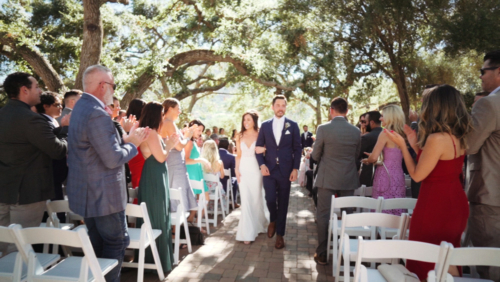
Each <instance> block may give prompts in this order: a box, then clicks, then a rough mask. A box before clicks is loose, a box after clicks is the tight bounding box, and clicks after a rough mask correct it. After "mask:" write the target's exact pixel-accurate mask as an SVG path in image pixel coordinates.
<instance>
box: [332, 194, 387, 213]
mask: <svg viewBox="0 0 500 282" xmlns="http://www.w3.org/2000/svg"><path fill="white" fill-rule="evenodd" d="M382 200H383V198H382V197H379V198H378V199H373V198H367V197H357V196H352V197H338V198H335V197H332V206H334V208H335V209H340V208H364V209H373V210H375V211H376V212H378V211H380V210H379V209H380V208H381V204H382Z"/></svg>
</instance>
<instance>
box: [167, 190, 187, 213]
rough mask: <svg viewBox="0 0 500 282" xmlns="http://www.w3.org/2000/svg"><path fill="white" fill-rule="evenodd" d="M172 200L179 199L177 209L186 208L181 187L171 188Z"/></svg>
mask: <svg viewBox="0 0 500 282" xmlns="http://www.w3.org/2000/svg"><path fill="white" fill-rule="evenodd" d="M169 191H170V200H177V201H179V205H178V207H177V210H178V211H179V210H182V211H183V210H184V199H183V198H182V194H181V190H180V188H179V189H173V188H170V190H169Z"/></svg>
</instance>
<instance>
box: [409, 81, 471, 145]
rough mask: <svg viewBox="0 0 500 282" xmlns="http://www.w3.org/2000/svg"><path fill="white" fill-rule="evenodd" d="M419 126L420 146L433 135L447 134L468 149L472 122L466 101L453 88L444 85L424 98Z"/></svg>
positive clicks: (432, 90)
mask: <svg viewBox="0 0 500 282" xmlns="http://www.w3.org/2000/svg"><path fill="white" fill-rule="evenodd" d="M420 113H421V114H420V122H419V124H418V135H419V140H418V145H419V146H420V148H423V147H424V146H425V142H426V141H427V138H428V137H429V135H431V134H432V133H437V132H445V133H449V134H452V135H454V136H455V137H457V139H458V140H460V145H461V147H462V148H464V149H466V148H467V142H466V139H465V138H466V136H467V133H469V132H470V131H471V129H472V122H471V117H470V115H469V113H468V112H467V108H466V107H465V103H464V99H463V97H462V95H460V92H459V91H458V90H457V89H455V88H454V87H453V86H450V85H447V84H444V85H439V86H436V87H434V88H432V89H431V90H430V92H429V93H428V95H425V96H424V99H423V101H422V109H421V111H420Z"/></svg>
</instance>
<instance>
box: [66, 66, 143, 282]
mask: <svg viewBox="0 0 500 282" xmlns="http://www.w3.org/2000/svg"><path fill="white" fill-rule="evenodd" d="M115 87H116V85H115V84H114V79H113V75H112V74H111V71H110V70H109V69H108V68H106V67H103V66H99V65H95V66H91V67H89V68H88V69H87V70H86V71H85V73H84V75H83V90H84V92H85V93H84V94H83V95H82V97H81V98H80V100H79V101H78V103H77V104H76V105H75V108H74V109H73V112H72V115H71V126H70V128H69V134H68V136H69V138H68V152H69V155H68V167H69V173H68V180H67V188H66V190H67V194H68V200H69V205H70V208H71V210H72V211H73V212H75V213H77V214H79V215H81V216H83V217H84V220H85V224H86V225H87V228H88V230H89V237H90V241H91V242H92V246H93V247H94V251H95V252H96V256H97V257H101V258H113V259H117V260H118V262H119V264H118V266H117V267H116V268H115V269H113V270H112V271H111V272H109V273H108V274H107V275H106V281H120V268H121V262H122V261H123V256H124V254H125V248H126V247H127V246H128V244H129V242H130V239H129V236H128V232H127V224H126V220H125V206H126V204H127V193H126V187H125V170H124V166H123V165H124V164H125V163H126V162H128V161H129V160H130V159H132V158H133V157H134V156H135V155H137V147H138V146H139V145H140V144H141V143H142V141H144V140H145V138H147V135H148V133H149V131H148V130H147V129H136V128H137V124H136V125H134V128H133V129H132V130H131V132H130V134H129V135H126V136H123V142H122V141H121V139H120V138H119V136H118V132H117V131H116V128H115V126H114V125H113V121H112V120H111V117H110V116H109V114H108V113H107V112H106V111H105V104H111V103H113V93H114V88H115Z"/></svg>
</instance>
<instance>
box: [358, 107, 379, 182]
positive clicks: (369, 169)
mask: <svg viewBox="0 0 500 282" xmlns="http://www.w3.org/2000/svg"><path fill="white" fill-rule="evenodd" d="M380 116H381V115H380V112H379V111H371V112H368V113H366V115H365V120H366V131H367V132H368V133H367V134H365V135H363V136H361V150H360V152H359V156H358V162H357V165H358V167H360V166H361V160H362V159H365V158H366V157H367V156H366V155H365V152H366V153H371V152H372V151H373V148H374V147H375V144H377V140H378V136H379V134H380V132H382V127H381V126H380V124H381V123H382V122H381V121H380ZM359 182H360V183H361V185H366V186H368V187H369V186H372V182H373V165H372V164H363V166H362V167H361V173H360V174H359Z"/></svg>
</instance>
